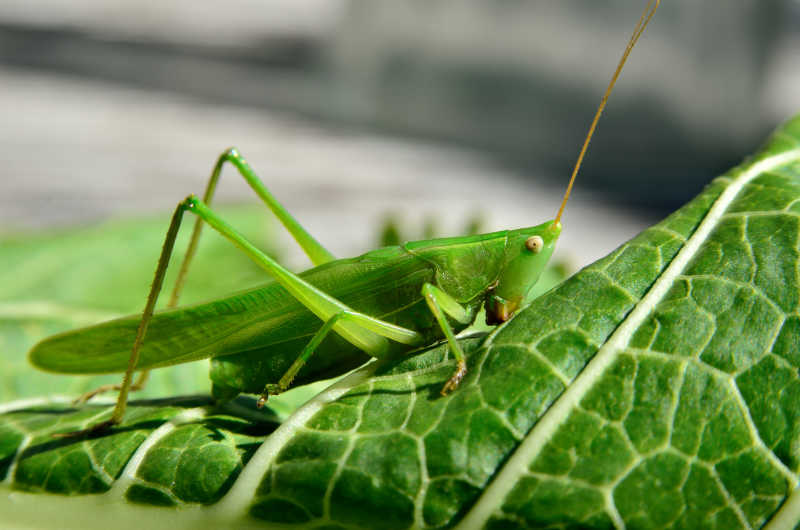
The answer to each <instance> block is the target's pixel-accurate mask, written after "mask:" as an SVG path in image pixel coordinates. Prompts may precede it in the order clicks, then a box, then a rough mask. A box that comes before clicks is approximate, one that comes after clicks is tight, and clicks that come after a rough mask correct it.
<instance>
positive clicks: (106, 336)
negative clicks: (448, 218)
mask: <svg viewBox="0 0 800 530" xmlns="http://www.w3.org/2000/svg"><path fill="white" fill-rule="evenodd" d="M658 3H659V0H651V1H650V3H648V5H647V7H646V8H645V11H644V13H643V14H642V16H641V18H640V19H639V22H638V24H637V26H636V28H635V30H634V32H633V35H632V36H631V38H630V40H629V42H628V45H627V47H626V49H625V52H624V53H623V55H622V58H621V59H620V62H619V64H618V65H617V69H616V71H615V72H614V75H613V76H612V79H611V82H610V83H609V85H608V88H607V89H606V92H605V94H604V96H603V99H602V100H601V103H600V105H599V107H598V109H597V112H596V114H595V116H594V120H593V122H592V124H591V126H590V128H589V133H588V134H587V137H586V140H585V141H584V144H583V147H582V149H581V152H580V155H579V156H578V161H577V163H576V164H575V168H574V169H573V172H572V176H571V178H570V181H569V185H568V186H567V191H566V192H565V194H564V199H563V200H562V202H561V206H560V208H559V210H558V214H557V215H556V217H555V219H554V220H553V221H549V222H546V223H544V224H541V225H538V226H533V227H529V228H521V229H517V230H506V231H501V232H494V233H490V234H483V235H476V236H468V237H460V238H444V239H433V240H428V241H417V242H412V243H406V244H404V245H400V246H394V247H386V248H382V249H378V250H375V251H372V252H368V253H366V254H364V255H362V256H360V257H357V258H351V259H340V260H336V259H334V258H333V256H332V255H331V254H330V252H328V251H327V250H326V249H325V248H324V247H323V246H322V245H321V244H320V243H319V242H317V241H316V240H315V239H314V238H313V237H311V235H309V234H308V233H307V232H306V231H305V230H304V229H303V228H302V226H300V224H299V223H298V222H297V221H296V220H295V219H294V218H293V217H292V216H291V215H290V214H289V212H287V211H286V209H285V208H283V206H282V205H281V204H280V203H279V202H278V201H277V200H276V199H275V198H274V197H273V196H272V194H271V193H270V192H269V191H268V190H267V189H266V187H265V186H264V184H263V183H262V182H261V180H260V179H259V178H258V176H257V175H256V174H255V172H254V171H253V169H252V168H251V167H250V166H249V165H248V164H247V162H246V161H245V160H244V158H243V157H242V156H241V155H240V154H239V153H238V152H237V151H236V150H235V149H229V150H228V151H226V152H225V153H223V154H222V156H220V158H219V159H218V161H217V164H216V165H215V167H214V170H213V171H212V174H211V179H210V180H209V183H208V186H207V188H206V193H205V195H204V198H203V200H199V199H197V198H196V197H194V196H189V197H188V198H186V199H185V200H184V201H183V202H181V203H180V204H179V205H178V207H177V209H176V210H175V214H174V215H173V218H172V221H171V223H170V226H169V229H168V230H167V235H166V238H165V242H164V247H163V249H162V252H161V257H160V258H159V262H158V266H157V268H156V274H155V278H154V281H153V285H152V287H151V290H150V293H149V295H148V297H147V304H146V306H145V309H144V312H143V314H142V315H141V316H131V317H127V318H122V319H119V320H113V321H110V322H106V323H103V324H99V325H96V326H92V327H88V328H84V329H79V330H75V331H70V332H67V333H63V334H60V335H55V336H53V337H50V338H48V339H45V340H44V341H42V342H40V343H39V344H37V345H36V346H34V348H33V349H32V350H31V352H30V360H31V362H32V363H33V364H34V365H36V366H37V367H39V368H42V369H44V370H49V371H55V372H61V373H104V372H119V371H124V372H125V377H124V379H123V382H122V384H121V385H120V386H119V387H118V388H119V390H120V394H119V398H118V400H117V405H116V407H115V409H114V412H113V415H112V417H111V419H110V420H108V421H106V422H103V423H101V424H98V425H96V426H94V427H91V428H90V429H88V430H87V431H95V430H99V429H103V428H107V427H109V426H111V425H114V424H116V423H119V422H120V421H121V420H122V418H123V415H124V412H125V407H126V403H127V396H128V392H129V391H130V390H131V388H132V386H137V385H140V383H141V379H140V381H139V382H137V385H133V382H132V377H133V374H134V372H135V371H137V370H140V371H141V370H144V372H143V373H144V374H146V373H147V372H146V370H149V369H150V368H156V367H160V366H167V365H172V364H178V363H183V362H188V361H193V360H197V359H203V358H209V357H210V358H212V370H211V379H212V381H213V394H214V395H215V397H217V398H220V399H229V398H232V397H233V396H235V395H237V394H238V393H240V392H250V393H259V392H260V393H261V398H260V400H259V404H263V402H264V401H265V400H266V399H267V397H268V396H269V395H271V394H275V393H279V392H282V391H284V390H286V389H287V388H289V386H290V385H291V384H292V383H293V382H296V383H304V382H310V381H314V380H318V379H320V378H324V377H329V376H333V375H337V374H341V373H344V372H346V371H348V370H350V369H352V368H354V367H355V366H358V365H359V364H361V363H363V362H364V361H365V360H367V359H368V358H369V357H377V358H384V357H392V356H399V355H402V354H403V353H405V352H408V351H410V350H411V349H413V348H414V347H418V346H424V345H426V344H431V343H433V342H434V341H436V340H439V339H442V338H444V339H447V342H448V344H449V347H450V350H451V351H452V353H453V355H454V357H455V359H456V362H457V363H456V368H455V371H454V373H453V375H452V376H451V377H450V379H449V380H448V381H447V383H445V385H444V387H443V388H442V394H446V393H448V392H451V391H453V390H455V388H456V387H457V386H458V385H459V383H460V382H461V380H462V379H463V377H464V376H465V374H466V370H467V366H466V360H465V358H464V353H463V352H462V350H461V347H460V346H459V344H458V342H457V341H456V339H455V334H456V333H458V332H459V331H460V330H462V329H464V328H466V327H467V326H469V325H470V324H471V323H472V322H473V321H474V320H475V318H476V315H477V314H478V311H479V310H480V309H481V307H484V308H485V309H486V314H487V322H488V323H490V324H496V323H500V322H504V321H506V320H508V319H509V318H510V317H511V316H512V315H513V314H514V312H515V311H516V310H517V309H519V307H521V306H522V305H523V304H524V303H525V302H526V296H527V295H528V293H529V292H530V290H531V287H533V285H534V284H535V283H536V281H537V280H538V279H539V276H540V275H541V273H542V271H543V269H544V267H545V265H546V264H547V261H548V260H549V258H550V256H551V255H552V253H553V249H554V248H555V244H556V241H557V240H558V237H559V235H560V233H561V222H560V219H561V214H562V213H563V210H564V206H565V205H566V202H567V200H568V198H569V194H570V191H571V189H572V184H573V182H574V180H575V176H576V175H577V172H578V169H579V167H580V164H581V161H582V159H583V156H584V154H585V152H586V149H587V146H588V144H589V140H590V139H591V136H592V134H593V132H594V128H595V126H596V124H597V121H598V119H599V117H600V114H601V113H602V111H603V108H604V106H605V103H606V101H607V99H608V96H609V94H610V93H611V90H612V88H613V86H614V84H615V82H616V80H617V78H618V76H619V73H620V71H621V69H622V67H623V65H624V64H625V61H626V60H627V57H628V55H629V53H630V51H631V49H632V48H633V46H634V44H635V43H636V41H637V40H638V39H639V37H640V36H641V35H642V33H643V31H644V28H645V26H646V25H647V23H648V22H649V20H650V18H651V17H652V16H653V14H654V13H655V10H656V8H657V7H658ZM225 163H231V164H232V165H234V166H235V167H236V168H237V169H238V171H239V173H240V174H241V175H242V176H243V177H244V178H245V180H246V181H247V182H248V184H249V185H250V186H251V187H252V188H253V190H254V191H255V192H256V194H258V195H259V197H261V199H262V200H263V201H264V202H265V203H266V204H267V206H269V208H270V209H271V210H272V211H273V212H274V213H275V214H276V216H277V217H278V219H279V220H280V221H281V222H282V223H283V224H284V226H286V228H287V230H288V231H289V232H290V233H291V234H292V236H293V237H294V238H295V240H297V242H298V243H299V244H300V246H301V247H302V248H303V250H304V251H305V252H306V254H308V256H309V258H310V259H311V261H312V262H313V263H314V264H315V265H316V266H315V267H314V268H312V269H310V270H308V271H305V272H303V273H300V274H294V273H292V272H290V271H289V270H287V269H286V268H284V267H283V266H281V265H280V264H278V263H277V262H276V261H275V260H273V259H272V258H270V257H269V256H267V255H265V254H264V253H262V252H261V251H260V250H258V249H257V248H256V247H255V246H254V245H252V244H251V243H250V242H249V241H247V240H246V239H245V238H244V237H242V236H241V235H240V234H239V233H238V232H237V231H236V230H235V229H234V228H233V227H231V226H229V225H228V224H227V223H226V222H225V221H224V220H222V219H221V218H219V217H218V216H217V215H216V213H214V211H213V210H212V209H211V208H210V207H209V206H208V205H209V204H210V202H211V199H212V197H213V195H214V191H215V189H216V184H217V181H218V179H219V176H220V172H221V169H222V166H223V165H224V164H225ZM186 212H191V213H194V214H195V215H196V216H197V222H196V224H195V229H194V233H193V235H192V239H191V241H190V244H189V249H188V250H187V252H186V257H185V258H184V262H183V265H182V267H181V271H180V273H179V274H178V280H177V282H176V286H175V288H174V290H173V294H172V298H171V301H170V304H169V305H170V306H174V305H175V304H176V303H177V300H178V297H179V294H180V290H181V286H182V284H183V280H184V278H185V276H186V273H187V271H188V266H189V263H190V262H191V258H192V256H193V255H194V250H195V248H196V245H197V241H198V238H199V236H200V233H201V229H202V227H203V225H204V224H208V225H209V226H211V227H212V228H213V229H214V230H216V231H218V232H219V233H220V234H222V235H223V236H224V237H226V238H227V239H229V240H230V241H231V242H232V243H233V244H235V245H236V246H238V247H239V248H240V249H241V250H243V251H244V252H245V253H246V254H247V255H248V256H250V258H252V259H253V260H254V261H255V262H256V263H257V264H258V265H259V266H261V267H262V268H263V269H264V270H265V271H266V272H267V273H268V274H269V275H270V276H271V277H272V278H273V282H272V283H269V284H267V285H265V286H263V287H260V288H256V289H252V290H249V291H246V292H243V293H238V294H236V295H232V296H230V297H228V298H225V299H222V300H217V301H214V302H210V303H206V304H201V305H196V306H192V307H186V308H181V309H171V310H167V311H164V312H159V313H157V314H154V307H155V304H156V300H157V298H158V296H159V293H160V291H161V287H162V284H163V280H164V275H165V273H166V269H167V265H168V264H169V259H170V256H171V254H172V249H173V246H174V243H175V238H176V236H177V233H178V229H179V227H180V223H181V220H182V218H183V214H184V213H186ZM131 345H132V347H131ZM100 390H106V389H100ZM91 395H94V393H91V394H89V395H88V396H87V397H90V396H91ZM87 431H79V432H76V433H69V434H68V435H81V434H84V433H86V432H87Z"/></svg>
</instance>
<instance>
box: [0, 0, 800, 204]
mask: <svg viewBox="0 0 800 530" xmlns="http://www.w3.org/2000/svg"><path fill="white" fill-rule="evenodd" d="M300 4H303V3H302V2H301V3H300ZM9 5H10V4H9ZM14 5H15V6H16V8H14V9H17V11H15V10H14V9H10V10H6V9H4V8H2V7H0V64H5V65H12V66H15V67H25V68H34V69H43V70H48V71H56V72H61V73H64V74H69V75H80V76H85V77H89V78H96V79H102V80H111V81H115V82H118V83H121V84H125V85H133V86H138V87H144V88H148V89H157V90H162V91H171V92H177V93H181V94H187V95H191V96H193V97H198V98H206V99H208V100H210V101H214V102H223V103H236V104H241V105H247V106H249V107H252V108H254V109H257V108H259V107H262V108H263V107H269V108H279V109H286V110H291V111H294V112H299V113H302V114H305V115H308V116H312V117H315V118H318V119H322V120H327V121H330V122H332V123H337V124H349V125H352V126H360V127H365V128H368V129H374V130H388V131H392V132H396V133H400V134H408V135H416V136H423V137H429V138H434V139H437V140H440V141H446V142H455V143H459V144H464V145H469V146H472V147H474V148H476V149H479V150H482V151H485V152H490V153H493V154H494V155H495V156H496V157H498V158H499V159H500V160H502V161H505V162H507V163H508V164H509V165H511V166H513V167H515V168H517V169H518V170H519V173H520V174H525V173H527V170H528V169H529V168H534V167H535V168H537V169H548V170H555V171H554V172H555V173H556V174H559V175H567V174H568V173H569V169H570V168H571V165H572V164H573V162H574V159H575V157H576V155H577V151H578V148H579V146H580V143H581V141H582V138H583V135H584V134H585V132H586V128H587V127H588V124H589V121H590V120H591V117H592V114H593V111H594V109H595V107H596V105H597V103H598V101H599V98H600V95H601V94H602V91H603V88H604V87H605V84H606V83H607V81H608V78H609V76H610V74H611V71H612V69H613V67H614V65H615V64H616V61H617V59H618V57H619V55H620V53H621V51H622V47H623V45H624V43H625V41H626V39H627V37H628V35H629V34H630V31H631V29H632V26H633V23H634V22H635V20H636V18H637V17H638V15H639V12H640V10H641V8H642V7H643V5H644V2H641V3H638V2H623V1H621V0H614V1H611V0H608V1H605V2H600V1H597V0H564V1H561V2H547V1H538V2H537V1H532V0H503V1H494V2H488V1H477V0H475V1H472V2H441V1H431V2H418V1H413V0H351V1H349V2H347V1H344V0H342V1H338V0H315V2H312V3H309V4H308V5H309V6H311V7H310V9H311V8H317V9H320V6H325V7H326V9H327V11H325V13H324V16H320V17H318V18H319V19H320V20H321V22H315V23H308V24H305V25H303V24H298V23H297V18H298V13H299V12H300V11H299V8H293V9H288V10H287V11H286V12H283V11H282V10H281V8H280V6H278V7H276V6H274V5H269V4H264V5H263V6H262V7H263V10H264V12H263V13H262V12H259V13H253V16H252V17H250V18H252V19H253V20H251V21H250V22H251V23H250V24H243V21H247V20H248V14H247V12H244V13H242V12H236V13H237V16H238V18H237V20H238V22H236V21H234V22H230V21H229V20H227V19H226V17H228V16H229V14H230V13H231V12H232V10H233V9H235V5H234V6H232V7H228V6H227V5H225V4H220V5H219V6H218V7H217V8H216V10H215V9H213V8H211V7H209V6H205V7H204V9H205V11H207V12H208V13H209V14H210V15H209V16H216V17H217V19H214V20H210V21H205V23H204V24H200V25H202V26H204V28H203V29H202V30H201V29H197V31H193V28H192V27H191V24H193V23H197V21H198V20H200V19H198V17H197V15H196V14H194V15H195V16H193V17H186V20H185V24H187V26H188V27H186V28H181V27H178V25H179V24H182V23H184V20H183V19H182V18H181V17H180V16H176V15H175V13H173V12H170V13H169V14H170V16H172V17H173V18H171V19H169V20H168V21H167V22H165V21H164V20H159V18H158V14H159V11H158V9H160V8H158V7H154V6H150V7H148V8H147V10H150V11H147V10H146V9H144V8H142V9H143V11H146V16H145V17H143V18H141V19H136V18H135V17H133V16H131V18H130V20H127V21H126V19H125V17H124V16H121V15H120V13H112V10H111V9H110V8H109V18H113V24H112V25H110V26H106V25H105V22H104V20H105V19H104V12H103V9H104V7H103V3H102V2H97V3H92V2H90V1H84V2H81V3H79V5H80V9H84V10H89V11H87V12H92V13H97V16H95V17H91V19H88V20H86V21H85V22H84V19H85V18H86V17H83V16H71V17H70V16H67V14H65V13H69V11H68V9H69V6H68V4H64V5H62V6H60V10H59V11H55V12H54V13H52V14H50V13H44V10H45V9H47V8H46V7H36V4H35V3H32V4H29V5H26V7H25V9H29V10H30V11H31V13H33V14H31V15H30V16H28V15H24V16H23V15H20V12H21V11H19V9H21V8H20V7H19V6H21V5H24V4H22V3H20V2H16V3H15V4H14ZM115 5H116V4H115ZM123 5H124V7H126V8H129V7H130V6H128V5H127V4H126V3H125V2H124V1H123V2H118V5H117V7H119V6H123ZM243 5H247V6H249V8H250V9H252V6H251V5H250V4H243ZM286 5H287V6H288V5H289V4H286ZM65 6H67V7H65ZM186 6H187V8H190V7H191V4H190V3H186ZM284 7H286V6H284ZM164 9H167V8H164ZM92 10H94V11H92ZM173 11H174V9H173ZM320 11H323V10H322V9H320ZM797 11H798V9H797V4H796V3H795V4H791V3H789V0H733V1H731V0H727V1H724V2H723V1H722V0H716V1H712V2H701V3H698V2H692V1H690V0H682V1H677V0H670V1H666V2H663V3H662V6H661V8H660V9H659V12H658V14H657V15H656V17H655V19H654V20H653V23H652V24H651V26H650V27H649V28H648V30H647V34H646V35H645V36H644V38H643V39H642V41H641V43H640V45H639V47H638V49H637V50H635V51H634V52H633V55H632V57H631V60H630V62H629V65H628V66H627V67H626V70H625V72H623V74H622V78H621V81H620V83H619V84H618V88H617V89H616V93H615V94H613V95H612V97H611V100H610V103H609V106H608V109H607V112H606V113H605V115H604V116H603V118H602V120H601V122H600V125H599V128H598V134H597V135H596V136H595V139H594V140H593V143H592V147H591V149H590V150H589V153H588V156H587V160H586V162H585V164H584V169H583V174H582V175H581V177H580V178H579V179H578V185H579V186H589V185H590V186H593V187H597V188H599V189H603V190H606V193H607V194H608V195H609V196H611V197H613V198H615V199H618V200H619V199H622V200H627V201H630V202H635V203H638V204H643V203H645V204H647V205H648V207H652V208H658V209H670V208H672V207H674V206H675V205H677V204H679V203H681V202H683V201H684V200H686V199H687V198H689V197H691V196H692V195H693V194H695V193H696V191H697V190H698V189H699V188H700V187H701V186H702V185H703V184H705V183H706V182H707V181H708V180H709V179H710V178H712V177H713V176H715V175H717V174H719V173H720V172H721V171H723V170H725V169H727V168H728V167H730V166H731V165H733V164H735V163H737V162H738V161H739V160H740V159H741V158H742V156H743V155H744V154H745V153H748V152H750V151H751V150H752V149H753V148H754V147H755V146H756V145H757V143H758V142H759V141H760V140H761V138H763V135H764V134H765V132H767V131H769V130H770V129H771V128H772V127H773V126H774V125H775V123H774V119H773V118H771V117H769V118H768V117H766V115H765V112H764V107H765V105H764V102H763V100H762V93H763V91H764V86H765V83H766V82H767V81H766V79H765V69H766V68H767V66H768V64H769V62H770V57H771V56H772V54H773V52H774V49H775V44H776V42H778V40H779V38H780V36H781V35H782V32H785V31H789V30H790V28H794V31H796V27H797V24H794V25H792V24H790V23H787V20H790V17H793V18H791V20H795V21H797V20H799V19H800V17H799V16H798V13H797ZM131 12H133V13H135V12H137V11H136V10H135V9H131ZM9 13H10V14H9ZM265 14H268V15H269V17H265V16H264V15H265ZM12 15H13V16H12ZM112 15H113V16H112ZM256 15H258V16H260V17H263V18H264V20H269V24H265V25H264V26H263V29H259V24H258V17H257V16H256ZM59 17H62V18H63V19H62V18H59ZM281 17H285V19H284V20H281ZM66 20H69V22H68V23H67V22H66ZM31 21H35V23H34V22H31ZM76 21H77V22H76ZM127 22H129V24H130V28H127V27H126V23H127ZM237 23H239V24H243V25H242V27H236V28H235V29H237V30H238V31H228V32H227V33H225V35H224V38H215V37H218V36H217V35H216V34H215V32H214V31H209V30H208V29H207V28H206V26H207V27H212V28H213V27H214V25H215V24H216V25H218V26H222V27H226V26H227V25H228V24H234V25H235V24H237ZM121 27H122V28H125V29H126V30H125V31H122V30H120V28H121ZM276 28H277V29H276ZM773 107H774V105H773ZM537 173H541V171H539V172H537Z"/></svg>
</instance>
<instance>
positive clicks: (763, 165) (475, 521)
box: [456, 149, 800, 530]
mask: <svg viewBox="0 0 800 530" xmlns="http://www.w3.org/2000/svg"><path fill="white" fill-rule="evenodd" d="M797 160H800V149H792V150H790V151H786V152H784V153H781V154H779V155H774V156H771V157H767V158H764V159H762V160H760V161H758V162H756V163H755V164H753V165H752V166H750V167H749V168H747V169H746V170H745V171H743V172H742V173H741V174H740V175H739V176H738V177H736V178H734V179H733V180H732V182H731V183H730V184H729V185H728V187H727V188H726V189H725V190H724V191H723V192H722V194H720V196H719V197H718V198H717V199H716V200H715V201H714V204H713V205H712V207H711V208H710V209H709V211H708V213H707V214H706V216H705V217H704V218H703V220H702V222H701V223H700V225H699V226H698V227H697V229H696V230H695V232H694V233H693V234H692V235H691V237H690V238H689V239H688V240H687V241H686V243H685V244H684V245H683V247H682V248H681V249H680V251H679V252H678V254H677V255H676V256H675V258H674V259H673V260H672V262H670V264H669V265H668V266H667V268H666V269H665V271H664V272H663V273H662V274H661V275H660V276H659V278H658V279H657V280H656V282H655V283H654V284H653V286H652V287H651V288H650V290H649V291H648V292H647V293H646V294H645V295H644V297H642V299H641V300H640V301H639V302H638V303H637V304H636V306H635V307H634V308H633V310H632V311H631V312H630V313H629V314H628V315H627V316H626V317H625V319H624V320H623V321H622V323H621V324H620V325H619V327H617V329H616V330H615V331H614V333H612V334H611V337H610V338H609V340H608V341H606V343H605V344H604V345H603V346H602V347H601V348H600V349H599V350H598V351H597V353H596V354H595V356H594V357H593V358H592V360H591V361H589V362H588V363H587V365H586V367H585V368H584V369H583V370H582V371H581V372H580V374H578V376H577V377H575V379H574V380H573V382H572V384H571V385H570V386H569V387H568V388H567V389H566V390H565V391H564V393H562V394H561V396H559V397H558V399H556V401H555V402H554V403H553V405H552V406H551V407H550V408H549V409H548V410H547V412H545V413H544V415H542V417H541V418H540V419H539V421H538V422H537V423H536V424H535V425H534V426H533V428H532V429H531V430H530V432H529V433H528V434H527V436H526V437H525V439H524V440H523V441H522V443H521V444H520V445H519V446H518V447H517V449H516V451H515V452H514V454H513V455H511V457H510V458H509V459H508V460H507V461H506V463H505V465H504V466H503V468H502V469H501V470H500V471H499V472H498V473H496V474H495V476H494V478H493V480H492V482H491V483H490V484H489V486H488V487H487V488H486V489H485V490H484V493H483V495H481V497H480V499H478V501H477V502H476V503H475V504H474V505H473V506H472V508H471V509H470V510H469V512H467V514H466V515H465V516H464V518H463V519H462V520H461V521H460V522H459V524H458V526H456V529H457V530H458V529H461V530H466V529H470V528H483V527H484V526H485V525H486V522H487V521H488V519H489V518H490V517H491V515H492V514H493V513H494V512H495V511H496V510H497V508H498V507H499V506H501V504H502V502H503V500H504V499H505V498H506V496H507V495H508V493H509V492H510V491H511V490H512V488H513V487H514V486H515V485H516V484H517V483H518V481H519V479H520V478H521V477H522V475H523V474H525V473H526V472H527V469H528V466H529V465H530V463H531V462H533V460H534V459H535V458H536V457H537V455H538V454H539V452H540V451H541V450H542V449H543V448H544V447H545V445H546V444H547V442H548V441H549V440H550V439H551V438H552V436H553V435H554V434H555V433H556V431H557V430H558V428H559V427H560V426H561V424H562V423H563V422H564V421H565V420H566V419H567V418H568V417H569V413H570V412H571V411H572V410H573V409H574V407H575V406H576V405H577V404H578V403H579V401H580V400H581V399H582V398H583V397H584V396H585V395H586V393H587V392H588V391H589V390H590V389H591V388H592V387H593V386H594V384H595V383H596V382H597V381H598V380H599V379H600V378H601V377H602V375H603V374H604V373H605V371H606V369H608V367H609V366H611V365H612V364H613V363H614V361H615V360H616V359H617V356H618V354H619V352H620V351H621V350H622V349H623V348H624V347H625V346H626V345H627V344H628V342H629V341H630V339H631V337H632V336H633V333H634V332H635V331H636V330H637V328H638V327H639V326H640V325H641V324H642V322H644V320H645V319H646V318H647V317H648V316H649V315H650V313H651V311H652V310H653V308H655V307H656V305H658V303H659V302H660V301H661V300H662V299H663V298H664V296H665V295H666V294H667V291H668V290H669V288H670V287H671V286H672V284H673V283H674V281H675V279H676V278H677V277H678V276H679V275H680V274H681V273H682V272H683V270H684V269H685V268H686V266H687V265H688V264H689V261H690V260H691V259H692V258H693V257H694V256H695V255H696V254H697V252H698V250H699V249H700V246H701V245H702V243H703V242H704V241H705V240H706V239H708V237H709V235H710V234H711V232H712V231H713V229H714V228H715V227H716V226H717V225H718V224H719V221H720V219H721V218H722V216H723V215H724V213H725V211H726V210H727V209H728V207H729V206H730V204H731V203H732V202H733V201H734V200H735V199H736V196H737V195H738V194H739V192H740V191H741V190H742V188H744V186H746V185H747V184H748V183H749V182H750V181H752V180H753V179H755V178H756V177H758V176H759V175H761V174H763V173H766V172H769V171H772V170H775V169H778V168H780V167H781V166H784V165H786V164H789V163H791V162H794V161H797Z"/></svg>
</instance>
